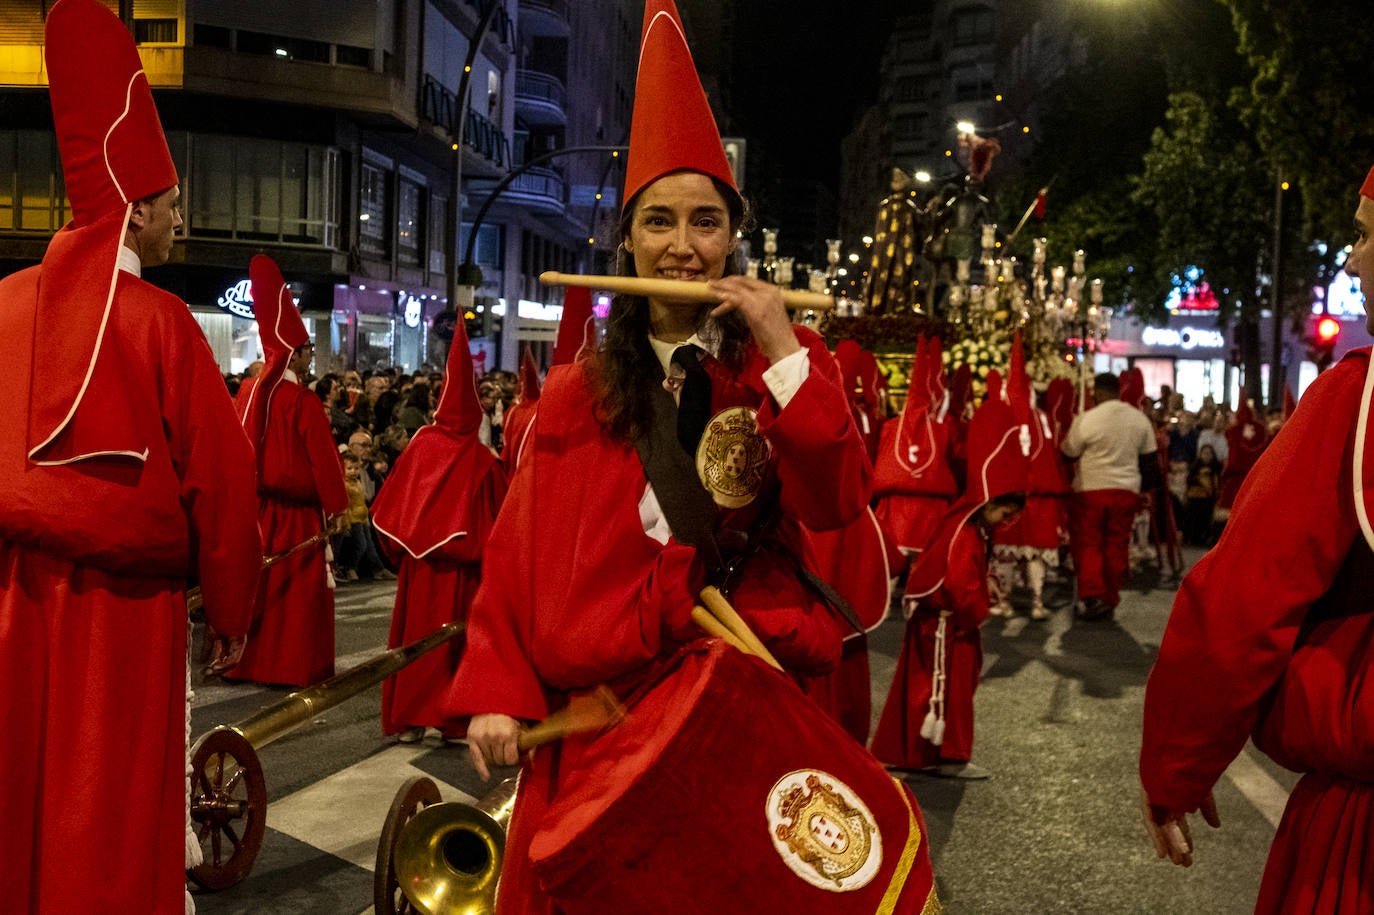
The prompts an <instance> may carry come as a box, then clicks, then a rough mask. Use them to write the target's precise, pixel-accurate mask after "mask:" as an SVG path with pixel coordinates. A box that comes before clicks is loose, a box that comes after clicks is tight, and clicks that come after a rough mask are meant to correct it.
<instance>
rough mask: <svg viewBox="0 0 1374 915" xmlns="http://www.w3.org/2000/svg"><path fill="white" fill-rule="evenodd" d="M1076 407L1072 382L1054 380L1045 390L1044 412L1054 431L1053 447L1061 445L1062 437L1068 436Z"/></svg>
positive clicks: (1064, 379)
mask: <svg viewBox="0 0 1374 915" xmlns="http://www.w3.org/2000/svg"><path fill="white" fill-rule="evenodd" d="M1077 407H1078V394H1077V392H1076V391H1075V390H1074V386H1073V382H1072V381H1070V380H1069V379H1067V378H1055V379H1053V380H1052V381H1051V382H1050V383H1049V387H1047V388H1046V389H1045V412H1046V413H1048V414H1049V417H1050V427H1051V428H1052V429H1053V430H1054V442H1055V447H1058V446H1059V445H1061V444H1063V442H1064V436H1066V435H1068V434H1069V427H1070V426H1072V425H1073V417H1074V412H1075V410H1076V408H1077Z"/></svg>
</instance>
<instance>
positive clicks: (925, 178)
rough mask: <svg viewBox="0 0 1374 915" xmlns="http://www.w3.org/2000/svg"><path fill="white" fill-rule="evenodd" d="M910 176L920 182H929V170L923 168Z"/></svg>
mask: <svg viewBox="0 0 1374 915" xmlns="http://www.w3.org/2000/svg"><path fill="white" fill-rule="evenodd" d="M912 177H913V178H915V179H916V180H917V181H919V182H921V183H922V184H929V183H930V172H928V171H926V170H925V169H921V170H920V171H919V172H917V173H916V174H915V175H913V176H912Z"/></svg>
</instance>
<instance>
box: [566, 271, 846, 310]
mask: <svg viewBox="0 0 1374 915" xmlns="http://www.w3.org/2000/svg"><path fill="white" fill-rule="evenodd" d="M539 282H541V283H543V284H544V285H546V286H588V287H590V288H593V289H610V290H612V291H614V292H627V293H629V294H630V295H642V296H662V297H663V298H672V299H679V300H683V301H687V302H713V303H716V304H719V303H720V296H719V295H718V294H717V293H715V292H712V291H711V287H710V286H708V285H707V284H705V283H697V282H692V281H691V280H660V279H654V278H652V277H642V276H581V275H579V274H575V273H558V272H556V271H553V270H549V271H547V272H545V273H541V274H539ZM782 303H783V304H784V305H786V306H787V307H788V308H792V309H801V308H806V309H810V310H811V311H828V310H829V309H831V308H834V307H835V300H834V299H833V298H831V297H830V296H828V295H826V294H825V293H823V292H806V291H803V290H800V289H784V290H782Z"/></svg>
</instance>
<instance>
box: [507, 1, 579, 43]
mask: <svg viewBox="0 0 1374 915" xmlns="http://www.w3.org/2000/svg"><path fill="white" fill-rule="evenodd" d="M520 31H521V32H523V33H524V34H525V35H527V36H529V37H531V38H567V37H569V36H570V35H571V34H572V29H571V28H569V26H568V3H567V0H520Z"/></svg>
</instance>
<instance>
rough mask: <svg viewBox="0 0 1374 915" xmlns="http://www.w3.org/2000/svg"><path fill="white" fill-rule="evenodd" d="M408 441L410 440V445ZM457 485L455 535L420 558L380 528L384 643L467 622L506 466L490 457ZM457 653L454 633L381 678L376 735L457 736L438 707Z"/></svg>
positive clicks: (401, 469) (401, 467)
mask: <svg viewBox="0 0 1374 915" xmlns="http://www.w3.org/2000/svg"><path fill="white" fill-rule="evenodd" d="M431 428H432V427H431ZM413 446H414V442H412V443H411V446H410V447H413ZM478 447H483V448H484V447H485V446H480V445H479V446H478ZM409 457H410V454H409V452H407V453H402V455H401V457H400V459H399V460H398V461H397V462H396V468H395V470H393V471H392V474H393V475H392V478H391V479H390V480H389V481H388V482H389V483H390V484H392V485H393V486H394V484H395V483H396V482H397V480H396V478H395V475H396V474H403V473H407V472H408V470H407V467H408V464H407V458H409ZM462 482H463V484H464V485H468V486H471V487H472V488H473V490H474V492H473V495H472V497H471V499H470V501H469V504H468V511H467V514H468V519H469V520H468V522H467V524H465V525H464V534H463V536H461V537H454V538H453V539H451V540H447V541H445V542H444V543H443V544H441V545H440V546H438V547H435V548H434V549H433V550H432V551H431V552H428V553H425V554H424V555H423V556H414V555H411V553H409V552H408V551H407V550H406V548H405V547H404V546H403V545H402V544H400V543H398V542H397V541H396V540H393V539H392V538H391V537H389V536H385V532H383V533H384V536H383V537H382V538H381V542H382V546H383V548H384V549H385V550H386V552H387V555H388V557H390V558H391V560H392V561H393V562H394V563H396V564H397V568H398V569H399V574H398V575H397V581H396V605H395V609H394V610H393V613H392V617H391V633H390V635H389V636H388V637H387V647H388V648H397V647H399V646H401V645H408V644H410V643H411V642H415V641H418V640H419V639H422V638H424V637H425V636H427V635H429V634H430V633H432V632H434V631H435V630H436V629H438V628H439V627H440V626H443V625H446V624H448V623H452V622H463V621H466V620H467V617H468V607H469V606H470V605H471V604H472V598H473V596H474V595H475V594H476V593H477V587H478V585H480V584H481V582H482V552H483V550H484V548H485V547H486V544H487V538H488V536H490V534H491V526H492V523H493V522H494V521H495V520H496V513H497V510H498V509H499V508H500V506H501V502H502V500H503V499H504V498H505V495H506V471H505V468H504V467H503V466H502V465H501V464H500V463H499V462H497V461H492V462H491V464H490V465H489V467H488V470H487V473H486V474H485V475H484V476H483V477H482V479H480V480H476V481H462ZM391 491H392V492H394V491H396V490H394V489H393V490H391ZM384 492H385V490H384ZM378 498H379V500H380V499H381V498H382V497H380V496H379V497H378ZM383 507H384V504H383ZM378 517H379V519H380V518H382V517H383V516H382V515H379V516H378ZM378 524H379V525H380V524H381V520H379V521H378ZM379 530H380V527H379ZM498 568H499V566H498ZM462 656H463V640H462V639H461V638H460V639H457V640H455V641H452V642H449V643H448V644H447V645H444V646H442V647H440V648H436V649H435V650H434V651H431V652H430V653H429V654H427V655H425V656H424V657H422V658H419V659H418V660H416V661H414V662H412V663H411V664H408V665H407V666H406V667H405V669H404V670H401V671H400V672H399V673H397V674H396V676H394V677H390V678H388V679H386V680H385V681H383V682H382V732H383V733H384V734H399V733H400V732H401V731H404V730H406V729H407V728H414V727H433V728H440V729H441V730H443V731H444V734H445V736H448V737H461V736H463V733H464V732H465V728H464V727H463V725H462V724H461V723H459V722H454V721H452V720H451V719H447V716H446V715H445V714H444V712H443V711H441V710H440V708H439V703H440V699H441V698H442V697H443V690H444V687H445V686H446V685H447V684H448V682H449V681H450V680H452V679H453V674H454V671H456V670H457V669H458V662H459V661H460V660H461V659H462Z"/></svg>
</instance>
